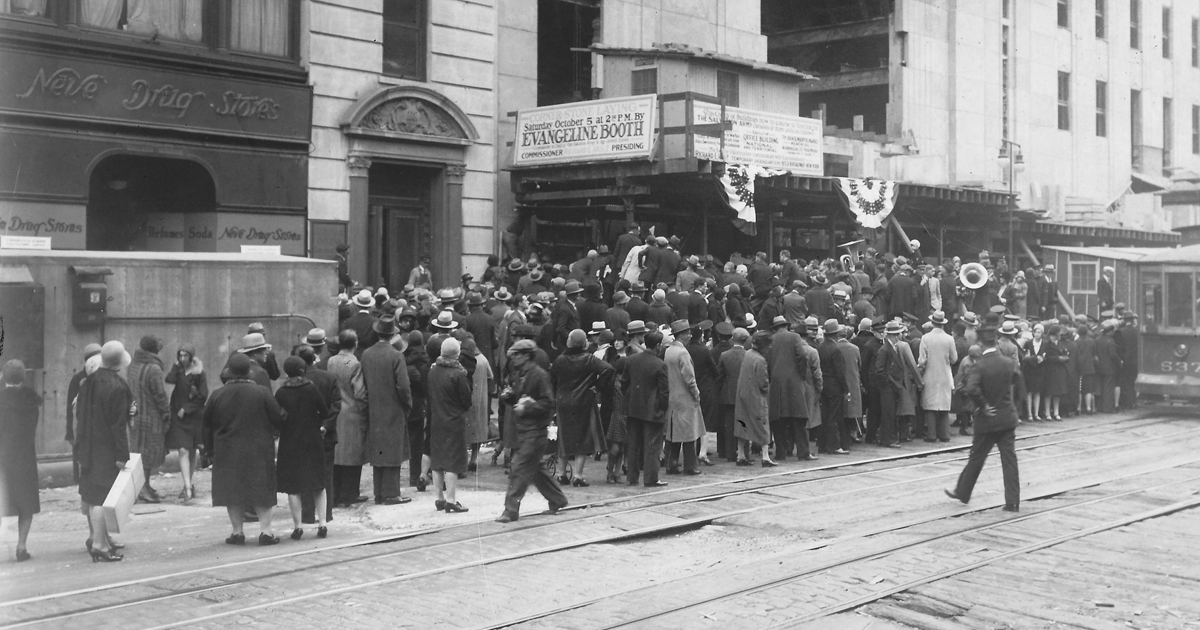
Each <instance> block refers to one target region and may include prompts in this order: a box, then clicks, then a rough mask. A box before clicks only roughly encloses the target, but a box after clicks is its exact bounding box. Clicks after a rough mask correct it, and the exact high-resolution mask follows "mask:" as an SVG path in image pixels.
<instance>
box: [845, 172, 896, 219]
mask: <svg viewBox="0 0 1200 630" xmlns="http://www.w3.org/2000/svg"><path fill="white" fill-rule="evenodd" d="M835 179H837V183H838V189H839V190H841V191H842V194H843V195H844V196H845V199H846V207H847V208H849V209H850V212H851V213H853V214H854V218H855V220H857V221H858V224H859V225H861V226H863V227H865V228H877V227H880V226H882V225H883V222H884V220H885V219H887V218H888V216H889V215H890V214H891V213H892V209H893V208H894V207H895V205H896V182H889V181H884V180H882V179H873V178H870V177H868V178H867V179H851V178H849V177H837V178H835Z"/></svg>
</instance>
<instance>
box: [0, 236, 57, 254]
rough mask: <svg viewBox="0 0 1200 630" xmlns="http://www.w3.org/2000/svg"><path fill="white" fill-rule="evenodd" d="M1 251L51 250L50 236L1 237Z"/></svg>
mask: <svg viewBox="0 0 1200 630" xmlns="http://www.w3.org/2000/svg"><path fill="white" fill-rule="evenodd" d="M0 249H41V250H46V251H49V250H50V237H49V236H8V235H3V236H0Z"/></svg>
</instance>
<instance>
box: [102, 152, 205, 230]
mask: <svg viewBox="0 0 1200 630" xmlns="http://www.w3.org/2000/svg"><path fill="white" fill-rule="evenodd" d="M216 197H217V195H216V187H215V186H214V184H213V180H212V177H211V176H209V173H208V171H207V170H205V168H204V167H203V166H200V165H199V164H197V163H195V162H191V161H188V160H179V159H172V158H163V157H156V156H142V155H114V156H112V157H108V158H105V159H103V160H101V162H100V163H99V164H97V165H96V168H95V169H93V170H92V177H91V180H90V182H89V188H88V205H87V248H88V249H90V250H102V251H158V250H160V249H168V250H169V249H171V248H172V244H173V243H175V241H178V243H177V245H175V246H174V247H177V248H178V249H179V251H182V250H183V243H184V239H183V233H182V230H183V228H182V225H183V224H182V220H183V219H182V215H186V214H193V213H203V212H215V211H216V207H217V201H216ZM167 216H170V217H175V219H173V220H172V221H166V222H165V224H168V225H173V224H174V223H179V229H178V230H176V229H173V228H166V229H164V228H162V227H161V226H162V225H164V222H163V221H161V219H163V218H164V217H167ZM156 217H157V218H159V219H160V221H153V219H155V218H156ZM164 231H165V232H167V233H168V234H167V236H166V237H164V235H163V234H162V232H164ZM177 233H178V234H177ZM176 235H177V236H178V238H177V239H176V238H174V237H175V236H176Z"/></svg>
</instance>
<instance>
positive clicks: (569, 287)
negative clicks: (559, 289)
mask: <svg viewBox="0 0 1200 630" xmlns="http://www.w3.org/2000/svg"><path fill="white" fill-rule="evenodd" d="M563 291H564V292H565V293H566V294H567V295H579V294H580V293H583V287H582V286H580V285H579V283H578V282H576V281H574V280H572V281H570V282H568V283H567V284H566V286H565V287H563Z"/></svg>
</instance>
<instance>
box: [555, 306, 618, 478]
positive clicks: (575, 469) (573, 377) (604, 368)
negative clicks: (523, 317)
mask: <svg viewBox="0 0 1200 630" xmlns="http://www.w3.org/2000/svg"><path fill="white" fill-rule="evenodd" d="M586 346H587V335H585V334H584V332H583V331H582V330H580V329H578V328H576V329H575V330H572V331H571V333H570V334H569V335H567V349H566V351H565V352H563V353H562V354H561V355H559V356H558V358H557V359H555V360H554V367H553V369H551V370H550V378H551V381H552V383H553V384H554V392H555V408H556V409H557V411H558V447H559V452H560V455H562V456H563V458H564V460H565V459H566V458H573V462H572V467H571V474H572V477H571V478H570V479H567V480H566V481H564V479H565V478H566V475H565V474H563V475H562V477H560V478H559V481H560V482H561V483H568V482H569V483H570V484H571V485H573V486H580V487H583V486H587V485H589V484H588V482H587V481H585V480H584V479H583V464H584V462H585V461H586V460H587V458H588V456H589V455H592V454H593V453H599V452H602V451H605V450H607V446H606V445H605V443H604V433H603V431H602V430H601V426H600V410H599V408H598V407H597V402H596V398H597V392H599V391H601V390H604V389H606V388H609V387H612V379H613V376H614V375H615V374H616V372H615V371H614V370H613V368H612V366H611V365H609V364H607V363H605V362H604V361H601V360H600V359H597V358H596V357H595V356H593V355H592V354H591V353H590V352H588V351H587V350H586ZM564 463H565V462H564ZM564 473H565V471H564Z"/></svg>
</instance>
